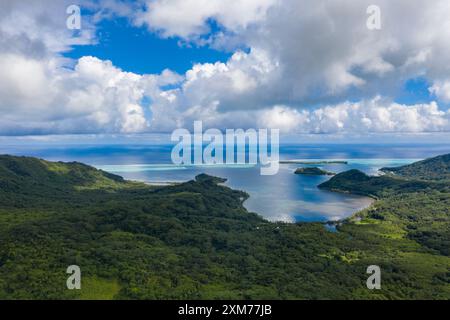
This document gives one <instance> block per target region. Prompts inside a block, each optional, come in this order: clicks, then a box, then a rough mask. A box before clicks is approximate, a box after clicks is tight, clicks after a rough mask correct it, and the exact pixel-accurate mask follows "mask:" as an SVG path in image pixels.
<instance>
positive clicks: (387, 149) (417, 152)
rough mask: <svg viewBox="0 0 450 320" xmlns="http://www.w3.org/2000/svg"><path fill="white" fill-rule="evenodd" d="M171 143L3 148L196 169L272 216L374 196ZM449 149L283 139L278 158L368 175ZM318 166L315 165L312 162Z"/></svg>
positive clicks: (159, 174)
mask: <svg viewBox="0 0 450 320" xmlns="http://www.w3.org/2000/svg"><path fill="white" fill-rule="evenodd" d="M171 150H172V145H164V144H158V145H117V144H108V145H76V144H71V145H57V144H52V145H46V144H37V145H8V146H1V147H0V153H1V154H13V155H25V156H35V157H39V158H43V159H46V160H52V161H79V162H83V163H86V164H90V165H92V166H94V167H97V168H99V169H102V170H105V171H108V172H111V173H114V174H118V175H121V176H123V177H124V178H126V179H131V180H139V181H144V182H146V183H150V184H160V185H164V184H167V183H173V182H184V181H188V180H190V179H193V178H194V177H195V176H196V175H198V174H200V173H207V174H210V175H214V176H219V177H222V178H226V179H227V182H226V185H227V186H229V187H231V188H234V189H239V190H243V191H245V192H247V193H248V194H249V195H250V198H249V199H248V200H247V201H246V202H245V203H244V205H245V207H246V208H247V209H248V210H249V211H253V212H256V213H258V214H259V215H261V216H263V217H264V218H266V219H268V220H271V221H285V222H297V221H320V222H325V221H335V220H339V219H343V218H346V217H348V216H350V215H352V214H353V213H355V212H356V211H359V210H361V209H363V208H365V207H367V206H368V205H370V203H371V202H372V200H371V199H369V198H367V197H361V196H352V195H346V194H339V193H333V192H328V191H323V190H319V189H318V188H317V186H318V185H319V184H320V183H322V182H324V181H326V180H327V179H329V178H330V177H329V176H304V175H296V174H294V171H295V169H296V168H298V167H301V166H305V165H300V164H293V163H289V164H280V170H279V172H278V174H276V175H273V176H262V175H260V168H259V167H258V166H252V165H217V166H211V165H205V166H176V165H173V164H172V162H171V158H170V154H171ZM445 153H450V144H427V145H413V144H398V145H380V144H367V145H362V144H351V145H344V144H334V145H333V144H322V145H294V144H288V145H281V146H280V159H281V160H307V161H323V160H326V161H331V160H342V161H347V162H348V163H347V164H327V165H320V167H321V168H323V169H325V170H328V171H332V172H335V173H339V172H342V171H346V170H350V169H359V170H361V171H364V172H366V173H368V174H371V175H376V174H378V170H379V169H380V168H382V167H386V166H389V167H391V166H399V165H404V164H409V163H412V162H415V161H418V160H421V159H425V158H428V157H432V156H436V155H440V154H445ZM314 166H316V165H314Z"/></svg>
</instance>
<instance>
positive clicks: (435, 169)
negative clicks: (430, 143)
mask: <svg viewBox="0 0 450 320" xmlns="http://www.w3.org/2000/svg"><path fill="white" fill-rule="evenodd" d="M381 171H383V172H386V173H393V174H395V175H399V176H401V177H405V178H411V179H423V180H450V154H446V155H442V156H437V157H434V158H430V159H425V160H423V161H419V162H415V163H413V164H410V165H406V166H402V167H397V168H382V169H381Z"/></svg>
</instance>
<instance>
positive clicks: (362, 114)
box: [0, 0, 450, 134]
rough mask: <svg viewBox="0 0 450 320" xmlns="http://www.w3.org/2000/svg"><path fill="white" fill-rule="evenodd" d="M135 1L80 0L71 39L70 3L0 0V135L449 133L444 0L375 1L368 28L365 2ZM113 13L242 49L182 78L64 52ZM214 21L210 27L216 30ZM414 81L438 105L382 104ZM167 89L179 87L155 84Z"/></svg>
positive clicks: (88, 38)
mask: <svg viewBox="0 0 450 320" xmlns="http://www.w3.org/2000/svg"><path fill="white" fill-rule="evenodd" d="M144 2H145V4H146V5H145V9H144V10H142V8H140V7H139V3H138V4H135V3H133V4H129V3H127V2H120V1H115V0H103V1H100V2H98V3H97V2H91V1H89V0H86V1H83V2H82V4H83V5H84V6H86V7H88V8H90V10H97V9H99V8H101V9H102V10H101V11H99V12H97V13H96V14H94V15H93V16H86V17H83V26H84V27H83V29H82V31H81V33H80V34H78V36H77V37H73V35H72V32H71V31H69V30H67V29H66V28H65V27H64V26H65V19H66V17H67V16H66V14H65V8H66V6H67V5H68V4H69V2H68V1H63V2H60V1H49V2H48V3H46V6H42V5H39V3H38V2H34V1H32V2H19V1H2V2H1V3H0V70H2V71H1V72H2V76H1V77H0V96H1V97H2V98H1V100H0V112H1V114H2V117H1V119H0V134H27V133H36V134H39V133H95V132H109V133H113V132H121V133H133V132H146V131H153V132H164V131H171V130H173V129H174V128H175V127H181V126H184V127H189V126H191V125H192V123H193V121H194V120H203V121H204V122H205V123H206V124H207V125H208V126H213V127H219V128H225V127H230V128H235V127H278V128H280V129H282V130H283V131H285V132H299V133H339V132H360V133H368V132H431V131H445V130H450V128H449V112H448V111H445V110H442V109H440V108H439V104H441V103H442V102H450V76H449V75H450V41H448V39H450V20H449V19H448V17H449V16H450V2H448V0H435V1H434V2H433V5H430V3H429V2H426V1H421V0H398V1H395V2H394V1H389V0H379V1H378V5H379V6H380V7H381V14H382V29H381V30H379V31H370V30H368V29H367V28H366V19H367V14H366V8H367V6H368V5H369V4H372V2H371V1H369V0H361V1H358V2H355V1H353V0H336V1H312V0H283V1H280V0H240V1H238V0H207V1H206V0H205V1H203V0H195V1H194V0H152V1H144ZM139 8H140V9H141V10H139ZM114 15H119V16H128V17H130V18H131V19H132V20H133V21H134V23H135V24H137V25H145V26H147V27H148V28H149V30H151V31H158V32H159V33H160V34H161V35H162V36H163V37H180V38H182V39H183V40H184V41H193V42H195V43H197V44H201V43H205V44H207V45H211V46H214V47H216V48H221V47H227V48H228V49H229V48H233V47H234V45H235V44H244V45H245V47H247V48H248V50H237V49H235V51H234V54H233V55H232V57H231V58H230V59H229V60H228V61H226V62H214V61H212V62H211V63H203V64H196V65H194V66H193V67H192V68H191V69H190V70H188V71H187V72H186V74H185V75H184V76H180V75H177V74H175V73H173V72H170V71H169V70H166V71H164V72H163V73H162V74H160V75H156V74H155V75H138V74H134V73H130V72H126V70H121V69H119V68H117V67H115V66H114V65H112V63H111V62H109V61H102V60H99V59H97V58H95V57H83V58H81V59H79V60H78V61H67V59H63V58H62V56H61V53H62V52H64V51H67V50H69V49H70V48H71V47H72V46H74V45H82V44H88V43H94V42H96V41H101V39H96V37H95V25H94V23H95V22H98V21H100V20H101V19H104V18H109V17H112V16H114ZM211 20H215V21H216V22H217V23H218V24H219V25H220V26H221V30H220V31H219V32H218V33H216V34H210V33H209V32H210V30H209V22H210V21H211ZM62 26H63V27H62ZM205 38H206V39H205ZM67 66H71V67H73V68H67ZM169 67H170V66H169ZM416 77H423V78H425V79H426V80H427V81H429V82H430V83H432V86H431V87H430V89H429V90H430V92H431V93H432V94H434V95H435V97H436V99H437V102H431V103H427V104H415V105H411V106H407V105H401V104H396V103H394V102H392V101H393V100H394V99H393V97H395V95H396V94H397V93H398V92H399V91H400V90H401V87H402V86H403V84H404V83H405V81H406V80H408V79H411V78H416ZM172 84H179V86H175V88H173V86H171V87H172V88H171V89H162V88H163V87H164V86H166V85H172ZM373 97H376V98H373ZM380 97H382V98H380ZM350 100H351V101H357V102H348V101H350Z"/></svg>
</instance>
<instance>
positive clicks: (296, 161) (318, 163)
mask: <svg viewBox="0 0 450 320" xmlns="http://www.w3.org/2000/svg"><path fill="white" fill-rule="evenodd" d="M279 163H280V164H292V163H294V164H307V165H314V164H315V165H325V164H348V161H340V160H338V161H303V160H280V161H279Z"/></svg>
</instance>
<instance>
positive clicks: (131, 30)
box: [64, 17, 231, 74]
mask: <svg viewBox="0 0 450 320" xmlns="http://www.w3.org/2000/svg"><path fill="white" fill-rule="evenodd" d="M97 36H98V39H99V42H98V43H96V44H92V45H85V46H75V47H73V48H72V50H70V51H69V52H66V53H64V56H66V57H69V58H73V59H79V58H81V57H83V56H95V57H98V58H100V59H102V60H111V61H112V63H113V64H114V65H115V66H117V67H119V68H121V69H123V70H126V71H129V72H134V73H138V74H152V73H161V72H162V71H163V70H164V69H171V70H173V71H175V72H178V73H180V74H182V73H185V72H186V71H188V70H189V69H191V68H192V66H193V65H194V64H195V63H205V62H216V61H221V62H226V61H227V60H228V59H229V58H230V57H231V52H226V51H220V50H215V49H212V48H210V47H209V46H199V45H196V44H186V43H185V44H183V42H182V41H181V40H180V39H179V38H165V39H163V38H161V37H160V36H159V35H158V34H157V33H151V32H148V30H147V29H146V28H145V27H136V26H133V25H132V24H131V22H130V21H129V20H128V19H127V18H123V17H122V18H120V17H119V18H115V19H107V20H103V21H101V23H99V24H98V25H97Z"/></svg>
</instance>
